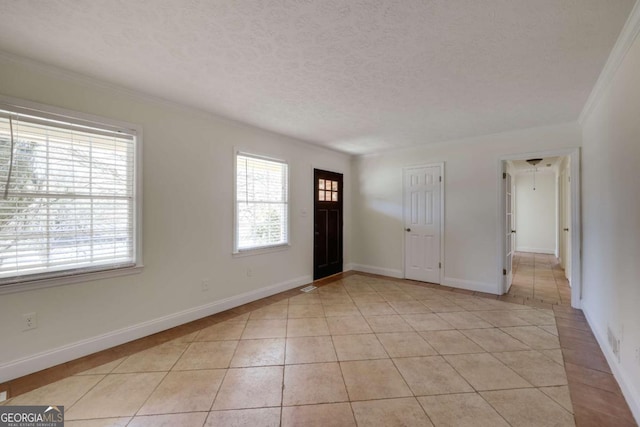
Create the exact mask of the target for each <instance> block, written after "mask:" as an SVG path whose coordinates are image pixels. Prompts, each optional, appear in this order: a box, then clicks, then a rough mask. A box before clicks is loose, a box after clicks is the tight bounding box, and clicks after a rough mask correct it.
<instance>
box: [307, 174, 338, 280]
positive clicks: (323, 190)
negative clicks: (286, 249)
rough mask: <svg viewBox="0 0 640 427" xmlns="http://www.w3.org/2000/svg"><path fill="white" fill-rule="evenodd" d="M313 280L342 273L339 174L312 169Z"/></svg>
mask: <svg viewBox="0 0 640 427" xmlns="http://www.w3.org/2000/svg"><path fill="white" fill-rule="evenodd" d="M313 189H314V192H313V194H314V196H313V199H314V204H313V205H314V215H313V218H314V231H315V235H314V239H313V279H314V280H317V279H321V278H323V277H326V276H330V275H332V274H336V273H340V272H341V271H342V196H343V193H342V174H341V173H335V172H328V171H323V170H319V169H314V184H313Z"/></svg>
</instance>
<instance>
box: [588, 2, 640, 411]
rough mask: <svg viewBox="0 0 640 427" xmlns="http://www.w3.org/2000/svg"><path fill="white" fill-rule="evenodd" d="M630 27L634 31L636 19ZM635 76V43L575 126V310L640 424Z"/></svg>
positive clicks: (639, 55)
mask: <svg viewBox="0 0 640 427" xmlns="http://www.w3.org/2000/svg"><path fill="white" fill-rule="evenodd" d="M636 12H637V11H636ZM635 23H636V28H638V27H637V24H638V13H636V21H635ZM636 33H637V32H636ZM638 76H640V40H639V39H638V37H637V36H636V38H635V41H634V42H633V44H632V45H631V47H630V49H629V51H628V53H627V55H626V56H625V58H624V60H623V61H622V63H621V65H620V67H619V68H618V70H617V71H616V72H615V74H614V77H613V80H612V82H611V83H610V85H609V86H608V87H606V88H605V90H604V92H603V95H602V97H601V98H599V101H598V102H597V103H596V104H595V107H594V108H593V109H592V110H591V112H590V113H589V114H588V115H587V116H586V118H585V120H584V121H583V138H584V150H583V153H582V159H583V169H582V178H583V181H582V182H583V187H582V188H583V210H582V212H583V229H582V232H583V260H584V261H583V263H582V265H583V303H582V306H583V309H584V311H585V314H586V315H587V317H588V319H589V321H590V324H591V326H592V328H593V330H594V332H595V333H596V335H597V336H598V338H599V341H600V344H601V346H602V347H603V350H604V351H605V354H606V355H607V356H608V358H609V363H610V364H611V365H612V368H613V370H614V373H616V377H617V379H618V382H619V383H620V385H621V387H622V389H623V391H624V392H625V396H626V398H627V401H628V403H629V404H630V406H631V409H632V411H634V414H635V417H636V420H638V421H640V354H639V353H638V352H640V310H639V307H640V263H639V262H638V260H640V192H639V191H640V189H639V186H638V182H639V172H638V171H639V170H640V120H638V119H639V117H640V116H639V115H640V78H639V77H638ZM607 327H610V328H611V329H612V331H613V332H614V333H615V334H616V335H618V338H620V339H621V340H622V341H621V344H620V362H619V363H618V361H617V360H616V358H615V357H613V355H612V353H611V350H610V347H609V344H608V343H607Z"/></svg>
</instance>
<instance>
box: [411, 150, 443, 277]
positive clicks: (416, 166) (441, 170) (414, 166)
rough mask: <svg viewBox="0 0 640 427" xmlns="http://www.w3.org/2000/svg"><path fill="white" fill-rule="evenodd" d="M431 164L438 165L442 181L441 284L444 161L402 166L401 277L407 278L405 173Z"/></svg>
mask: <svg viewBox="0 0 640 427" xmlns="http://www.w3.org/2000/svg"><path fill="white" fill-rule="evenodd" d="M433 166H440V175H441V176H442V181H441V182H440V269H439V270H440V271H439V277H440V278H439V283H440V284H441V285H442V284H443V283H442V278H443V277H445V276H444V267H445V262H444V183H445V174H444V162H438V163H424V164H420V165H411V166H405V167H403V168H402V277H403V278H405V279H406V278H407V262H406V256H407V254H406V249H405V248H406V247H407V242H406V240H407V233H406V231H405V229H404V225H405V221H406V218H407V212H406V211H405V204H404V189H405V185H406V182H405V175H406V171H407V170H409V169H419V168H429V167H433Z"/></svg>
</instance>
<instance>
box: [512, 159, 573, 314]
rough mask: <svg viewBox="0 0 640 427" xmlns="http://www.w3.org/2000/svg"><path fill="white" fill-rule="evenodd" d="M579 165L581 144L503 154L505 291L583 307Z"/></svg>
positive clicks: (520, 295) (553, 302) (554, 302)
mask: <svg viewBox="0 0 640 427" xmlns="http://www.w3.org/2000/svg"><path fill="white" fill-rule="evenodd" d="M578 167H579V156H578V151H577V150H566V151H564V152H555V153H554V152H548V153H537V154H525V155H522V156H512V157H511V158H508V159H502V161H501V165H500V170H501V172H502V185H501V188H502V191H501V198H500V201H501V207H500V208H501V209H500V211H501V215H500V216H501V221H500V223H501V227H500V240H501V245H500V246H501V254H502V255H501V259H502V263H501V268H502V275H503V277H504V292H505V293H509V294H510V295H514V296H518V297H525V298H530V299H533V300H537V301H544V302H549V303H552V304H571V305H572V306H574V307H579V304H580V273H579V271H580V267H579V266H580V257H579V255H580V250H579V248H580V235H579V232H578V233H574V230H579V229H580V228H579V212H578V210H579V192H578V189H579V187H578V184H579V182H578V181H579V180H578V179H576V178H574V177H576V176H577V177H579V175H578V173H577V171H578V170H579V168H578ZM572 178H573V180H572Z"/></svg>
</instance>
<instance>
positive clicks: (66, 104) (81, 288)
mask: <svg viewBox="0 0 640 427" xmlns="http://www.w3.org/2000/svg"><path fill="white" fill-rule="evenodd" d="M0 94H2V95H5V96H11V97H17V98H22V99H26V100H30V101H34V102H39V103H44V104H49V105H53V106H57V107H62V108H67V109H71V110H75V111H80V112H84V113H90V114H97V115H101V116H103V117H107V118H110V119H116V120H123V121H128V122H132V123H136V124H140V125H142V127H143V129H144V156H143V163H144V166H143V169H144V179H143V189H144V190H143V191H144V230H143V231H144V240H143V244H144V264H145V268H144V271H143V272H142V273H141V274H138V275H132V276H126V277H120V278H113V279H106V280H97V281H91V282H86V283H80V284H71V285H65V286H59V287H54V288H47V289H42V290H35V291H28V292H21V293H13V294H8V295H0V337H1V340H0V342H1V343H2V344H1V345H0V381H2V380H6V379H9V378H11V377H15V376H19V375H22V374H24V373H26V372H25V370H27V371H28V370H33V369H35V368H42V367H43V366H41V365H42V364H43V363H45V361H46V360H48V361H49V362H47V363H52V362H56V361H58V362H60V361H64V359H65V358H68V357H73V356H75V357H78V356H79V355H81V353H83V352H87V351H89V350H96V349H100V347H101V346H102V347H104V346H110V345H114V343H117V341H118V340H119V339H124V338H127V339H130V338H132V337H135V336H136V335H139V334H144V333H149V332H150V331H153V330H154V328H160V329H162V327H161V326H162V325H165V326H166V325H169V324H170V323H171V322H172V321H173V322H175V321H177V320H176V318H175V315H176V314H178V313H182V314H184V315H186V316H187V317H189V316H190V315H191V316H195V315H197V314H198V313H196V312H194V310H196V309H197V308H198V307H202V306H204V305H207V304H213V303H215V302H217V301H224V300H225V299H226V298H230V297H233V296H236V295H239V294H242V293H245V292H252V291H256V290H260V289H264V288H266V287H268V286H272V285H277V284H285V285H286V284H287V283H289V284H290V286H293V285H295V284H296V283H301V282H307V281H309V280H311V277H312V274H313V268H312V263H313V260H312V253H313V242H312V236H313V223H312V221H313V203H312V188H313V187H312V169H313V167H319V168H324V169H329V170H334V171H337V172H343V173H344V174H345V180H344V182H345V198H344V200H345V205H344V209H345V226H344V230H345V263H348V262H349V258H350V253H351V250H350V235H351V220H350V218H351V205H350V200H351V188H350V184H349V183H350V182H351V177H350V170H351V165H350V158H349V156H346V155H343V154H339V153H336V152H332V151H329V150H325V149H322V148H319V147H316V146H313V145H310V144H306V143H303V142H301V141H297V140H294V139H291V138H287V137H284V136H281V135H277V134H274V133H270V132H267V131H263V130H260V129H257V128H254V127H251V126H247V125H243V124H240V123H237V122H233V121H229V120H225V119H223V118H220V117H217V116H214V115H210V114H205V113H202V112H198V111H196V110H189V109H186V108H182V107H178V106H172V105H170V104H165V103H160V102H156V101H151V100H149V99H148V98H144V97H142V96H139V95H135V94H132V93H129V92H126V91H122V90H115V89H113V88H109V87H106V86H99V85H97V84H95V83H93V82H88V81H87V80H86V79H82V78H78V77H77V76H76V77H74V76H71V77H70V76H69V75H66V74H64V73H60V72H58V71H53V70H50V69H47V68H41V67H37V66H33V64H25V63H23V62H14V61H12V60H8V59H6V58H5V59H0ZM234 146H236V147H239V148H242V149H244V150H246V151H249V152H252V151H253V152H258V153H263V154H268V155H270V156H273V157H278V158H283V159H286V160H288V161H289V164H290V183H291V192H290V203H291V211H290V212H291V233H290V235H291V248H290V249H289V250H286V251H282V252H275V253H270V254H265V255H256V256H246V257H236V258H234V257H232V255H231V252H232V237H233V234H232V227H233V186H232V180H233V177H232V165H233V148H234ZM303 210H306V211H307V215H306V216H304V215H303V214H302V211H303ZM247 268H252V269H253V274H252V276H251V277H248V276H247ZM203 279H210V280H211V286H210V290H209V291H208V292H202V291H201V281H202V280H203ZM29 312H36V313H37V315H38V328H37V329H35V330H31V331H27V332H22V331H21V330H22V314H23V313H29ZM185 313H186V314H185ZM167 316H168V317H167ZM172 316H174V317H172ZM183 319H184V316H183ZM104 334H107V335H104ZM96 337H97V338H98V339H96ZM83 340H87V341H83ZM63 346H70V347H69V348H66V349H62V350H61V351H57V350H60V348H61V347H63ZM56 349H57V350H56ZM47 352H52V353H50V354H44V353H47ZM34 356H35V358H34Z"/></svg>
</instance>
